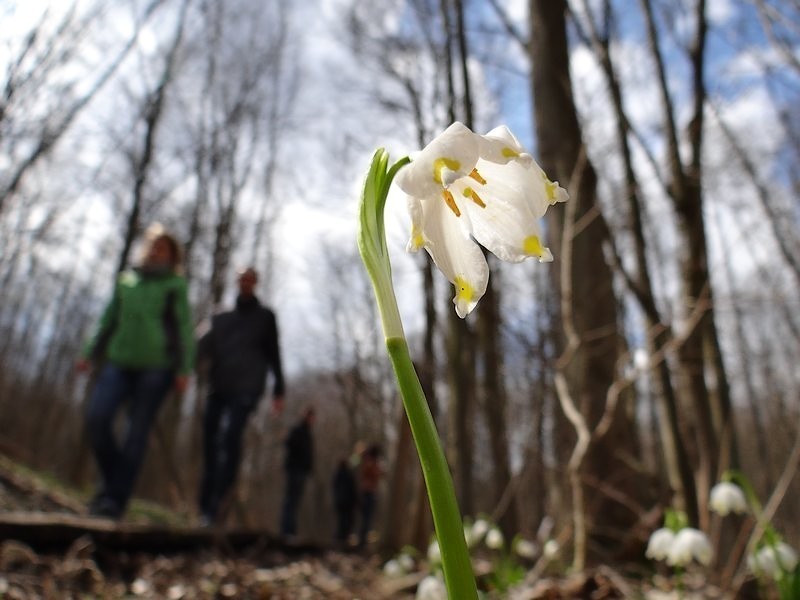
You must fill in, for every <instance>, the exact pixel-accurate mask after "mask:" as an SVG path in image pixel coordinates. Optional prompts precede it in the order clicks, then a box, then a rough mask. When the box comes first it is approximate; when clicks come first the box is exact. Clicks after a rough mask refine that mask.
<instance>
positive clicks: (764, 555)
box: [645, 481, 798, 581]
mask: <svg viewBox="0 0 800 600" xmlns="http://www.w3.org/2000/svg"><path fill="white" fill-rule="evenodd" d="M708 505H709V508H710V509H711V510H712V511H714V512H715V513H717V514H719V515H720V516H723V517H724V516H727V515H729V514H745V513H748V512H750V506H749V505H748V501H747V496H746V494H745V492H744V490H743V489H742V488H741V487H740V486H738V485H736V484H735V483H733V482H732V481H723V482H720V483H718V484H717V485H715V486H714V487H713V488H712V489H711V494H710V497H709V503H708ZM684 519H685V517H684ZM667 521H670V519H669V516H668V518H667ZM679 521H680V519H679ZM669 525H671V526H669ZM645 555H646V556H647V557H648V558H651V559H654V560H663V561H666V563H667V564H668V565H670V566H673V567H684V566H686V565H688V564H690V563H691V562H692V561H693V560H696V561H697V562H699V563H700V564H702V565H705V566H708V565H709V564H711V560H712V558H713V551H712V548H711V542H710V541H709V539H708V536H706V534H705V533H703V532H702V531H700V530H698V529H694V528H692V527H686V526H685V524H680V525H678V526H676V525H675V523H674V519H673V523H668V526H665V527H661V528H660V529H657V530H656V531H654V532H653V533H652V535H651V536H650V540H649V541H648V544H647V550H646V551H645ZM797 564H798V556H797V553H796V552H795V550H794V549H793V548H792V547H791V546H789V545H788V544H787V543H785V542H783V541H780V540H778V541H775V539H774V538H766V539H765V540H764V541H762V543H761V545H760V546H759V547H757V549H756V550H755V551H754V552H753V553H751V554H750V555H749V556H748V557H747V566H748V568H749V569H750V570H751V571H752V572H753V573H754V574H755V575H757V576H759V577H769V578H772V579H773V580H775V581H779V580H780V579H782V578H784V577H786V576H788V575H789V574H791V573H792V572H794V570H795V569H796V568H797Z"/></svg>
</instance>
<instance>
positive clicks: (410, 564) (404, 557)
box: [397, 553, 414, 573]
mask: <svg viewBox="0 0 800 600" xmlns="http://www.w3.org/2000/svg"><path fill="white" fill-rule="evenodd" d="M397 562H398V563H399V564H400V566H401V567H402V568H403V571H405V572H406V573H410V572H411V571H413V570H414V559H413V558H412V557H411V556H409V555H408V554H405V553H403V554H401V555H400V556H398V557H397Z"/></svg>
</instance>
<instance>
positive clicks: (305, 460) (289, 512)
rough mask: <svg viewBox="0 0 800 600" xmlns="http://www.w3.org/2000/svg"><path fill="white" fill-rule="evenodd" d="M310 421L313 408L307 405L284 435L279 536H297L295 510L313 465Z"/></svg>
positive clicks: (298, 505) (312, 418)
mask: <svg viewBox="0 0 800 600" xmlns="http://www.w3.org/2000/svg"><path fill="white" fill-rule="evenodd" d="M313 424H314V409H313V408H307V409H306V410H305V411H304V412H303V416H302V418H301V419H300V421H299V422H298V423H297V424H296V425H295V426H294V427H293V428H292V430H291V431H290V432H289V435H288V436H287V437H286V442H285V445H286V459H285V461H284V470H285V471H286V488H285V490H284V495H283V508H282V510H281V523H280V529H281V535H283V536H284V537H293V536H295V535H297V511H298V509H299V508H300V501H301V500H302V499H303V488H304V487H305V483H306V479H307V478H308V475H309V473H311V469H312V468H313V466H314V440H313V438H312V436H311V427H312V426H313Z"/></svg>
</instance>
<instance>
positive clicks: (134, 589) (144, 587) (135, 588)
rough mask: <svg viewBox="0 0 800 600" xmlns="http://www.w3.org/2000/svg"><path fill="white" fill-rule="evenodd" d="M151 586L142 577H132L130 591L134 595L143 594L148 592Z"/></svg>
mask: <svg viewBox="0 0 800 600" xmlns="http://www.w3.org/2000/svg"><path fill="white" fill-rule="evenodd" d="M152 589H153V588H152V587H151V586H150V583H148V581H147V580H146V579H143V578H142V577H138V578H136V579H134V581H133V583H132V584H131V593H132V594H133V595H134V596H144V595H146V594H149V593H150V591H151V590H152Z"/></svg>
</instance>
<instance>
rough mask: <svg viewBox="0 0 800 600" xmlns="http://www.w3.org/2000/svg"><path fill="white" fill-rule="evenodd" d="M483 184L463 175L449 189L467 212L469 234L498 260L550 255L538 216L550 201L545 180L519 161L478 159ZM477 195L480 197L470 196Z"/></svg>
mask: <svg viewBox="0 0 800 600" xmlns="http://www.w3.org/2000/svg"><path fill="white" fill-rule="evenodd" d="M478 168H479V173H480V175H481V176H482V177H483V179H484V181H485V182H486V183H485V184H482V183H479V182H478V181H475V180H474V179H473V178H471V177H465V178H462V179H460V180H459V181H458V183H457V184H455V185H454V186H453V187H452V188H451V191H452V193H453V195H454V197H457V198H458V202H459V206H462V207H463V208H464V210H465V211H466V212H467V213H468V214H469V217H470V223H471V226H472V235H473V236H474V237H475V239H476V240H478V242H480V244H481V245H483V246H484V247H485V248H487V249H488V250H490V251H491V252H492V253H493V254H495V255H496V256H497V257H498V258H500V259H501V260H505V261H509V262H519V261H522V260H524V259H526V258H529V257H531V256H535V257H537V258H538V259H539V260H540V261H542V262H549V261H550V260H552V259H553V256H552V254H551V253H550V251H549V250H548V249H547V248H545V247H544V245H543V243H542V234H541V230H540V227H539V218H540V217H541V216H542V215H544V213H545V211H546V210H547V207H548V206H549V203H548V201H547V197H546V190H545V186H544V182H543V181H542V180H541V179H540V178H539V177H538V176H537V175H536V172H535V171H533V170H531V169H529V168H525V167H524V166H523V165H521V164H520V163H514V162H512V163H508V164H507V165H502V166H500V165H496V164H492V163H487V162H485V161H479V162H478ZM476 194H477V197H478V198H479V199H480V201H478V200H473V199H472V198H474V197H475V195H476Z"/></svg>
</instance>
